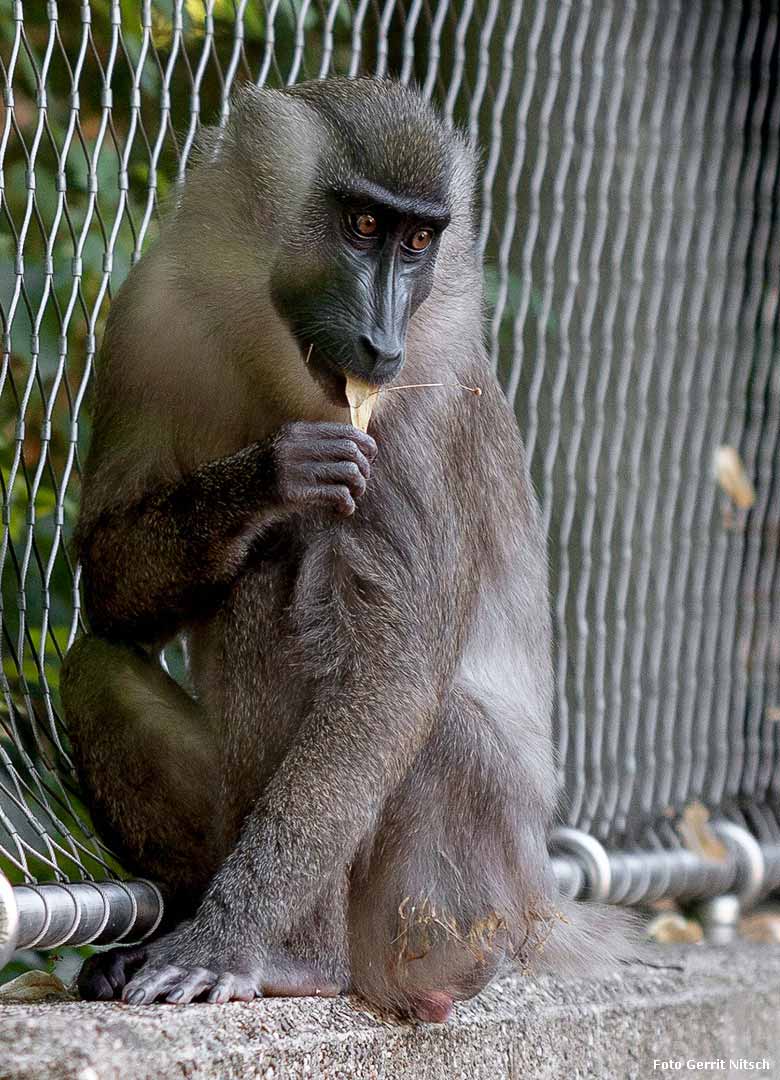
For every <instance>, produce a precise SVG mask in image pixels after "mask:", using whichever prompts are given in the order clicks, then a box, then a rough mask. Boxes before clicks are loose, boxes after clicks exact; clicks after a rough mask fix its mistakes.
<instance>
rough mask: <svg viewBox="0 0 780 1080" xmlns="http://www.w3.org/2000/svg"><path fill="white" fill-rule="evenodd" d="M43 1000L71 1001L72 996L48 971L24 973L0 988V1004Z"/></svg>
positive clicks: (60, 980)
mask: <svg viewBox="0 0 780 1080" xmlns="http://www.w3.org/2000/svg"><path fill="white" fill-rule="evenodd" d="M44 998H59V999H60V1000H61V1001H72V1000H73V999H74V995H73V994H72V993H71V992H70V990H68V988H67V986H66V985H65V983H64V982H63V981H62V979H58V978H57V976H56V975H51V974H50V973H49V972H48V971H25V973H24V974H23V975H19V976H18V977H17V978H16V979H11V981H10V982H7V983H5V984H4V985H3V986H0V1002H2V1003H6V1004H8V1003H9V1002H25V1001H43V1000H44Z"/></svg>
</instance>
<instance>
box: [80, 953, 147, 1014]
mask: <svg viewBox="0 0 780 1080" xmlns="http://www.w3.org/2000/svg"><path fill="white" fill-rule="evenodd" d="M145 956H146V949H145V948H144V947H142V946H130V947H127V946H126V947H121V946H120V947H119V948H116V949H110V950H109V951H108V952H102V953H95V955H94V956H90V957H88V958H87V959H86V960H85V961H84V963H83V964H82V966H81V971H80V972H79V975H78V980H77V986H78V990H79V994H80V995H81V997H82V998H84V1000H85V1001H112V1000H113V999H114V998H117V997H119V995H120V993H121V992H122V990H123V989H124V986H125V984H126V983H127V980H128V979H129V978H131V976H132V974H133V972H134V971H136V970H137V969H138V968H139V967H140V966H141V964H142V963H143V961H144V958H145Z"/></svg>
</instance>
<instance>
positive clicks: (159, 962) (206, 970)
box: [122, 952, 344, 1005]
mask: <svg viewBox="0 0 780 1080" xmlns="http://www.w3.org/2000/svg"><path fill="white" fill-rule="evenodd" d="M343 989H344V987H343V986H341V985H340V984H339V983H336V982H334V981H332V980H331V979H328V978H327V976H325V975H324V974H323V973H322V972H320V971H319V970H318V969H317V968H315V967H313V966H312V965H311V964H306V963H304V962H303V961H300V960H295V959H293V958H292V957H290V956H288V955H287V954H284V953H278V952H275V953H273V954H268V955H267V956H265V957H264V958H263V960H262V962H261V963H256V964H255V963H251V962H250V963H243V962H242V963H231V964H223V963H214V962H213V961H211V962H210V964H209V966H208V967H204V966H200V965H197V964H189V963H184V962H181V961H180V962H178V963H167V962H165V959H164V953H163V955H156V956H155V955H152V956H150V958H149V960H148V961H147V962H146V963H145V964H144V965H143V966H142V967H141V969H140V970H139V971H138V972H137V973H136V974H135V975H134V977H133V978H132V979H131V980H130V981H129V982H128V983H127V985H126V986H125V988H124V991H123V993H122V1000H123V1001H126V1002H127V1003H128V1004H129V1005H143V1004H149V1003H150V1002H152V1001H166V1002H169V1003H171V1004H174V1005H187V1004H188V1003H189V1002H191V1001H194V1000H195V999H196V998H205V1000H206V1001H209V1002H211V1003H213V1004H216V1005H222V1004H224V1002H226V1001H252V1000H253V998H256V997H336V996H337V995H338V994H340V993H341V992H342V990H343Z"/></svg>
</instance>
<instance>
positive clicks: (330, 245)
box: [271, 80, 451, 404]
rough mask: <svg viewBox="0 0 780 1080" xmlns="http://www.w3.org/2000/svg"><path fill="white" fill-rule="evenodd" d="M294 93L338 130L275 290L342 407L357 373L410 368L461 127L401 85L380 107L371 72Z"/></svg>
mask: <svg viewBox="0 0 780 1080" xmlns="http://www.w3.org/2000/svg"><path fill="white" fill-rule="evenodd" d="M293 92H294V93H296V95H297V96H302V97H304V98H305V99H306V100H307V103H308V104H309V105H310V106H312V107H313V108H314V109H315V110H316V112H317V113H318V114H319V117H320V121H321V122H323V121H324V124H325V128H326V130H327V132H328V137H327V140H326V142H325V147H324V149H323V151H322V157H321V160H320V161H319V163H318V167H317V172H316V179H315V181H314V183H313V184H312V187H311V189H310V190H309V192H308V194H307V197H306V198H305V199H304V201H303V205H302V206H301V208H300V212H299V217H298V219H297V222H295V223H294V224H293V226H292V228H290V229H288V231H289V232H290V236H289V237H288V239H287V241H286V242H285V240H284V239H283V240H282V244H281V246H280V249H279V255H278V258H277V261H276V263H275V266H274V271H273V274H272V281H271V296H272V300H273V303H274V306H275V307H276V309H277V311H278V312H279V314H280V315H281V316H282V317H283V318H284V320H285V321H286V323H287V325H288V326H289V328H290V330H291V331H292V333H293V335H294V337H295V339H296V341H297V344H298V347H299V348H300V351H301V354H302V356H303V357H304V359H305V360H306V361H307V363H308V366H309V370H310V372H311V374H312V376H313V377H314V378H315V379H316V380H317V381H318V382H319V383H320V384H321V385H322V387H323V388H324V390H325V392H326V393H327V394H328V396H329V397H330V398H331V400H332V401H333V402H334V403H337V404H343V403H344V400H345V398H344V386H345V378H346V376H347V375H352V376H357V377H359V378H361V379H363V380H364V381H365V382H369V383H372V384H374V385H377V386H379V385H382V384H383V383H387V382H389V381H390V380H392V379H393V378H395V376H396V375H397V374H398V373H399V371H400V369H401V367H402V365H403V362H404V349H405V344H406V334H407V329H408V326H409V320H410V318H411V317H412V316H413V314H414V312H415V311H416V310H417V308H418V307H419V306H420V305H421V304H422V303H423V301H424V300H425V299H426V297H427V296H428V295H429V293H430V291H431V288H432V286H433V279H434V270H435V265H436V256H437V252H438V250H439V245H440V239H441V235H442V233H443V231H444V229H445V228H446V227H447V225H448V223H449V220H450V209H449V205H448V188H449V173H450V168H451V165H450V161H449V145H450V144H451V136H450V135H449V134H445V133H444V132H443V130H442V129H441V128H440V125H439V122H438V120H437V119H436V118H434V116H433V114H432V112H431V111H430V110H429V109H428V107H427V105H425V104H424V103H422V102H421V101H420V99H419V98H418V97H417V96H416V95H412V94H410V93H409V92H408V91H405V90H403V89H402V88H397V91H394V93H393V94H392V95H388V93H387V91H386V90H385V92H384V94H383V95H381V96H379V98H378V99H379V101H381V103H382V105H386V103H387V99H388V97H390V99H391V101H390V107H389V109H387V111H386V113H384V114H382V113H381V112H380V114H379V116H377V110H376V102H377V95H376V84H375V83H371V82H370V81H369V80H354V81H350V82H347V81H346V80H343V81H342V80H338V81H334V80H329V81H328V82H327V83H320V84H303V85H302V86H300V87H297V88H295V89H294V91H293ZM367 98H371V99H373V100H371V101H370V105H371V108H368V107H367V105H368V104H369V102H368V101H367ZM393 98H395V100H393ZM432 163H433V165H434V167H433V168H431V164H432Z"/></svg>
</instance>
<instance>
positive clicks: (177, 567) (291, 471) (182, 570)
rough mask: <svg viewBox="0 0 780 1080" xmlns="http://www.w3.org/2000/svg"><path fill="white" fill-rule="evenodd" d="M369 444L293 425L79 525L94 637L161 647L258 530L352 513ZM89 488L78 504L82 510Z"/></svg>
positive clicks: (242, 558)
mask: <svg viewBox="0 0 780 1080" xmlns="http://www.w3.org/2000/svg"><path fill="white" fill-rule="evenodd" d="M375 453H376V445H375V443H374V441H373V439H371V437H370V436H368V435H365V434H364V433H363V432H360V431H357V430H356V429H354V428H352V427H351V426H350V425H346V424H313V423H310V424H307V423H294V424H289V425H287V426H286V427H284V428H282V429H281V430H280V432H279V433H278V434H277V435H276V437H275V438H273V439H271V440H269V441H267V442H264V443H256V444H254V445H252V446H248V447H246V448H244V449H243V450H240V451H238V452H237V453H235V454H232V455H230V456H228V457H225V458H221V459H219V460H217V461H213V462H209V463H208V464H206V465H203V466H201V467H200V468H199V469H197V470H195V471H194V472H193V473H191V474H189V475H188V476H185V477H183V478H182V479H181V480H179V481H178V482H175V483H171V484H167V485H164V486H162V487H159V488H156V489H153V490H151V491H150V492H149V493H148V494H147V495H145V496H143V497H142V498H141V499H139V500H137V501H136V502H134V503H132V504H131V505H130V506H126V507H121V508H114V509H111V510H107V511H104V512H103V513H98V514H90V513H89V511H87V513H86V514H85V515H84V516H83V517H82V521H81V522H80V525H79V530H78V534H77V544H78V550H79V555H80V558H81V560H82V564H83V567H84V582H85V598H86V608H87V614H88V616H89V619H90V622H91V624H92V629H93V630H94V631H95V632H96V633H97V634H99V635H101V636H104V637H108V638H114V639H121V640H128V641H138V642H160V641H165V640H168V639H170V638H171V637H172V636H173V635H174V634H175V633H176V632H177V631H178V630H179V629H180V628H181V627H182V626H183V625H184V624H185V623H186V622H187V621H188V620H190V619H191V618H192V617H194V616H196V615H198V614H199V613H202V612H203V611H204V610H207V609H208V608H210V607H212V606H213V605H214V603H215V602H217V601H218V600H219V597H220V596H221V595H222V593H223V592H224V590H225V589H226V588H227V587H229V585H230V584H231V583H232V582H233V581H234V580H235V578H236V576H237V575H238V574H239V573H240V572H241V570H242V569H243V567H244V565H245V562H246V559H247V556H248V554H249V552H250V549H251V548H252V545H253V544H254V543H256V542H258V539H259V538H260V539H261V537H262V533H263V531H264V529H266V528H267V527H268V526H269V525H271V524H273V523H274V522H275V521H278V520H280V519H283V518H284V516H285V514H286V513H289V512H291V511H295V510H298V509H300V508H301V507H303V506H328V507H331V508H335V509H336V510H337V512H340V513H343V514H351V513H352V512H353V511H354V508H355V503H354V499H356V498H358V497H359V496H360V495H361V494H362V493H363V492H364V491H365V486H366V480H367V479H368V476H369V474H370V461H371V460H372V459H373V456H374V454H375ZM89 494H90V491H89V485H87V490H86V492H85V496H86V498H85V503H86V505H87V506H89Z"/></svg>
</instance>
